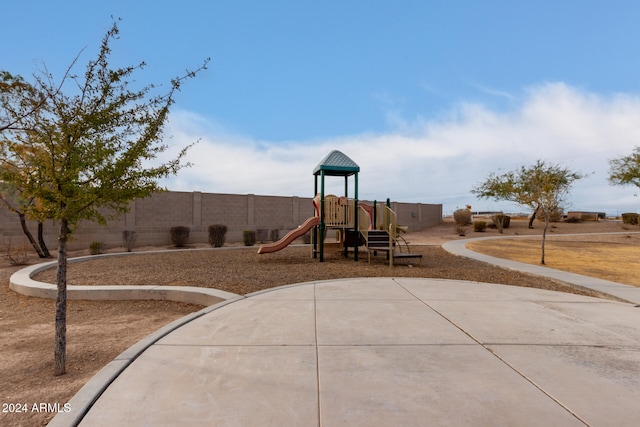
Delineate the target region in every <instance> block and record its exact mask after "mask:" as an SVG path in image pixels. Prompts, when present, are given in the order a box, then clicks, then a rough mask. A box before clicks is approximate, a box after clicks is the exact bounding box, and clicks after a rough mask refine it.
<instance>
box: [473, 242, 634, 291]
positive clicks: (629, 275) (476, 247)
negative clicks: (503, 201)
mask: <svg viewBox="0 0 640 427" xmlns="http://www.w3.org/2000/svg"><path fill="white" fill-rule="evenodd" d="M467 248H469V249H471V250H473V251H476V252H479V253H482V254H486V255H490V256H494V257H497V258H503V259H509V260H512V261H519V262H524V263H527V264H534V265H540V257H541V240H540V238H531V239H528V238H527V239H496V240H484V241H476V242H470V243H468V244H467ZM545 262H546V263H545V266H546V267H550V268H555V269H558V270H563V271H568V272H571V273H576V274H582V275H585V276H591V277H597V278H600V279H604V280H611V281H614V282H619V283H624V284H628V285H633V286H637V287H640V236H638V235H637V234H618V235H609V236H563V237H560V236H554V237H552V238H549V239H548V240H547V243H546V245H545Z"/></svg>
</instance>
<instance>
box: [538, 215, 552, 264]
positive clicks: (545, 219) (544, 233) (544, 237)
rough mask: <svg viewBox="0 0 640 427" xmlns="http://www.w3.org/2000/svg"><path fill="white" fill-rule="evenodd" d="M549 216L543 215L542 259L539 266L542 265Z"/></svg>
mask: <svg viewBox="0 0 640 427" xmlns="http://www.w3.org/2000/svg"><path fill="white" fill-rule="evenodd" d="M549 215H550V214H545V215H544V230H542V259H541V260H540V264H543V265H544V244H545V242H546V240H547V227H549V219H550V218H549Z"/></svg>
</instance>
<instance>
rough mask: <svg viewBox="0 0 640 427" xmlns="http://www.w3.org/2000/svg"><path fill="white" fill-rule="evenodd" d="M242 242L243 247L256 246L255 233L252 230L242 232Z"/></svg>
mask: <svg viewBox="0 0 640 427" xmlns="http://www.w3.org/2000/svg"><path fill="white" fill-rule="evenodd" d="M242 242H243V243H244V245H245V246H253V245H255V244H256V232H255V231H253V230H244V231H243V232H242Z"/></svg>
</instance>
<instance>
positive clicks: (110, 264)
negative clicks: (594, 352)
mask: <svg viewBox="0 0 640 427" xmlns="http://www.w3.org/2000/svg"><path fill="white" fill-rule="evenodd" d="M535 227H536V228H535V229H534V230H530V229H528V228H527V224H526V222H525V221H513V222H512V226H511V227H510V228H509V229H506V230H504V231H505V232H504V235H505V236H510V235H511V236H514V235H525V234H538V235H539V234H541V231H542V224H541V223H536V225H535ZM634 231H635V232H637V231H640V229H639V228H638V227H629V226H623V225H622V224H621V223H620V222H613V221H611V222H610V221H601V222H583V223H579V224H566V223H558V224H554V225H553V228H551V229H550V230H549V236H550V238H551V239H555V237H556V236H560V235H566V234H572V233H579V234H582V233H610V232H629V233H631V232H634ZM492 235H496V236H497V235H499V234H498V231H497V230H491V229H490V230H487V231H486V232H484V233H478V232H473V229H472V228H470V227H469V228H468V229H467V230H466V235H465V236H460V235H458V233H457V228H456V227H455V225H454V224H453V223H451V222H450V221H446V222H445V223H443V224H442V225H439V226H437V227H433V228H430V229H428V230H424V231H422V232H419V233H409V234H407V235H406V236H405V238H406V240H407V241H408V242H409V243H410V244H411V245H412V246H411V251H412V252H419V253H422V255H423V260H422V262H421V263H414V264H412V265H411V266H397V267H395V268H394V269H393V270H389V267H388V266H387V265H386V263H385V260H384V258H383V257H374V260H373V262H372V263H371V264H369V263H368V262H367V254H366V253H365V252H362V253H361V255H360V256H361V262H358V263H354V262H353V260H352V259H346V260H345V259H343V258H342V257H341V256H340V255H338V254H337V253H333V252H331V251H328V252H327V254H326V256H325V261H326V262H325V263H323V264H320V263H318V262H317V261H314V260H313V259H312V258H311V256H310V250H309V249H308V248H306V247H290V248H287V249H285V250H283V251H281V252H277V253H274V254H268V255H257V254H256V249H257V247H254V248H240V249H237V250H236V249H234V250H221V251H194V250H188V249H187V250H175V251H172V252H171V253H169V254H162V255H150V254H147V255H137V256H135V257H115V258H109V259H104V258H103V259H95V260H91V261H90V262H84V263H77V264H72V265H70V267H69V276H68V277H69V284H83V285H91V284H94V285H98V284H101V285H106V284H120V285H124V284H155V285H157V284H168V285H189V286H206V287H216V288H219V289H223V290H227V291H229V292H234V293H238V294H246V293H250V292H254V291H257V290H261V289H265V288H269V287H274V286H281V285H285V284H289V283H297V282H304V281H310V280H322V279H332V278H346V277H379V276H390V275H393V276H395V277H399V276H409V277H437V278H447V279H462V280H470V281H474V282H492V283H503V284H508V285H515V286H531V287H537V288H542V289H549V290H556V291H563V292H574V291H572V290H571V289H570V288H567V287H566V286H564V285H562V284H559V283H556V282H553V281H550V280H547V279H544V278H539V277H535V276H530V275H525V274H519V273H514V272H512V271H507V270H502V269H500V268H496V267H493V266H490V265H487V264H483V263H479V262H476V261H472V260H467V259H464V258H460V257H456V256H453V255H450V254H448V253H446V252H445V251H444V250H442V249H441V248H440V245H441V244H442V243H444V242H446V241H448V240H452V239H465V238H470V237H483V236H492ZM630 239H637V237H635V236H634V237H631V238H630ZM604 240H606V238H605V237H600V236H594V235H591V236H589V241H588V243H587V244H588V245H589V246H590V247H593V245H594V244H597V243H598V242H604ZM572 241H575V239H572ZM594 242H595V243H594ZM634 242H636V243H634V244H633V245H630V247H633V246H635V249H636V250H637V245H636V244H637V240H634ZM198 247H206V245H193V246H192V248H198ZM582 248H583V246H580V245H577V246H574V248H573V250H574V251H578V252H580V250H581V249H582ZM146 249H157V248H137V249H136V252H138V251H144V250H146ZM120 251H122V248H113V249H112V250H111V252H120ZM505 251H506V252H509V251H510V250H509V249H505ZM503 252H504V251H503ZM84 254H86V253H85V251H80V252H77V253H74V254H72V255H74V256H78V255H84ZM553 257H554V256H553V255H551V254H550V255H549V259H551V258H553ZM565 257H566V255H565ZM569 258H571V257H569ZM601 261H602V262H604V260H603V259H601ZM611 265H612V264H611ZM607 268H608V267H606V266H605V267H603V269H604V270H605V271H606V270H607ZM611 268H613V267H611ZM17 269H18V268H17V267H10V266H9V265H8V264H7V263H6V262H4V264H2V265H0V351H1V353H0V354H2V355H3V358H2V362H0V377H1V378H2V383H1V385H0V403H1V404H2V409H3V412H0V425H3V426H4V425H11V426H14V425H15V426H22V425H24V426H33V425H45V424H46V423H47V422H48V421H49V420H50V419H51V418H52V417H53V416H54V415H55V411H54V412H51V411H50V409H51V407H49V408H48V409H49V410H45V411H38V410H35V409H39V408H41V406H40V404H42V403H45V404H56V403H58V404H59V405H60V407H61V408H64V404H65V403H67V402H68V401H69V400H70V399H71V397H72V396H73V395H74V394H75V393H76V392H77V390H79V389H80V387H82V385H83V384H84V383H86V381H88V380H89V379H90V378H91V377H92V376H93V375H94V374H95V373H96V372H97V371H98V370H99V369H100V368H101V367H103V366H104V365H105V364H107V363H108V362H109V361H111V360H113V359H114V358H115V357H116V356H117V355H118V354H119V353H121V352H122V351H124V350H125V349H126V348H128V347H129V346H131V345H132V344H134V343H135V342H136V341H138V340H140V339H141V338H143V337H144V336H146V335H148V334H149V333H151V332H153V331H154V330H156V329H158V328H160V327H161V326H163V325H165V324H167V323H169V322H171V321H173V320H174V319H176V318H179V317H181V316H183V315H185V314H188V313H190V312H193V311H196V310H199V309H200V308H201V307H199V306H195V305H188V304H181V303H175V302H168V301H132V302H129V301H114V302H95V301H94V302H92V301H70V302H69V309H68V332H67V343H68V344H67V370H68V373H67V374H66V375H64V376H62V377H54V376H53V336H54V329H53V328H54V317H55V308H54V302H53V301H51V300H44V299H38V298H29V297H24V296H22V295H18V294H16V293H15V292H13V291H11V290H10V289H9V287H8V278H9V276H10V275H11V274H12V273H13V272H14V271H16V270H17ZM37 279H38V280H43V281H50V282H53V281H54V280H55V271H53V270H49V271H45V272H43V273H40V274H39V275H38V277H37ZM34 405H35V406H34ZM45 406H46V405H45ZM17 408H20V409H21V410H23V409H24V411H23V412H16V410H17ZM4 410H6V411H10V412H6V411H4Z"/></svg>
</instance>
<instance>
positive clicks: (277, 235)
mask: <svg viewBox="0 0 640 427" xmlns="http://www.w3.org/2000/svg"><path fill="white" fill-rule="evenodd" d="M278 240H280V230H278V229H274V230H271V241H272V242H277V241H278Z"/></svg>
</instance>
